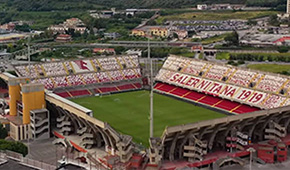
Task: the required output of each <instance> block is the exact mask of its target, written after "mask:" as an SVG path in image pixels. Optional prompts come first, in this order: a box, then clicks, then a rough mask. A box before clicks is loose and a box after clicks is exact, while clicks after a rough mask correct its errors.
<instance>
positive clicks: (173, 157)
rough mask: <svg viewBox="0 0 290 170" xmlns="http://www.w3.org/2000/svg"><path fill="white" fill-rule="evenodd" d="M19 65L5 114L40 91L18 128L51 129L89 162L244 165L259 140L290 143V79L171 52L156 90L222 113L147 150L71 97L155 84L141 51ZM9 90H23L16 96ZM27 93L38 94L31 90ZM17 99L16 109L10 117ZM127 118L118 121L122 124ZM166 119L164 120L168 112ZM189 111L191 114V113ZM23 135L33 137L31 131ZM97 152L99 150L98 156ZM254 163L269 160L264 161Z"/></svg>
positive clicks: (152, 142) (175, 130)
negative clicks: (36, 103)
mask: <svg viewBox="0 0 290 170" xmlns="http://www.w3.org/2000/svg"><path fill="white" fill-rule="evenodd" d="M14 68H15V71H16V73H17V75H18V77H14V76H11V75H9V74H8V73H4V74H2V75H1V77H2V78H3V79H4V80H5V81H6V82H8V88H9V93H10V101H12V100H15V102H14V103H11V102H10V103H9V104H10V105H9V106H10V115H8V116H7V117H8V118H9V117H12V116H16V115H18V113H17V114H16V105H17V109H19V108H20V109H19V110H18V112H22V108H24V106H25V105H27V104H24V102H26V103H29V100H27V99H26V98H23V99H25V101H24V100H22V101H21V99H20V96H21V95H22V97H23V96H24V95H25V93H26V92H27V93H35V92H37V94H38V95H39V96H41V97H42V98H43V101H42V102H41V103H40V104H39V106H38V107H37V108H34V109H38V110H37V111H36V110H27V109H26V110H25V109H23V114H22V113H21V115H22V117H23V118H24V117H25V118H26V119H25V121H23V123H19V122H18V124H19V127H20V128H21V129H22V126H25V128H24V129H26V130H27V131H29V128H26V126H30V124H33V125H31V127H32V126H33V127H34V128H32V131H35V132H32V134H35V135H34V136H37V135H38V136H41V135H42V137H43V134H44V133H45V134H46V135H47V133H50V135H51V136H55V137H56V139H55V141H54V143H55V144H62V145H63V146H65V147H71V148H74V149H75V150H77V151H78V152H81V153H83V154H84V155H85V156H86V158H87V159H88V160H89V161H90V162H93V163H95V164H98V165H102V166H103V167H104V168H107V169H113V168H116V167H117V168H116V169H118V168H119V169H121V168H120V166H122V168H127V169H130V168H133V169H134V168H135V169H142V168H144V166H154V167H158V168H161V169H175V168H178V167H179V168H184V167H189V168H192V167H204V166H219V167H221V166H223V165H224V164H227V163H229V162H237V163H239V164H241V165H243V164H244V163H245V161H244V160H243V159H241V158H242V157H247V156H249V155H250V151H248V150H247V149H249V148H250V147H254V148H255V149H257V150H258V149H259V142H262V141H265V140H274V141H276V144H277V145H279V146H282V144H283V145H285V146H289V145H290V136H289V135H287V132H288V131H289V130H290V125H289V124H290V114H289V113H290V112H289V111H290V108H289V105H290V99H289V97H290V78H289V77H287V76H282V75H278V74H272V73H266V72H260V71H254V70H249V69H244V68H239V67H234V66H229V65H222V64H217V63H212V62H208V61H203V60H197V59H192V58H186V57H181V56H176V55H170V56H169V57H167V59H166V60H165V62H164V63H163V65H162V67H161V69H160V70H159V72H158V74H157V76H156V77H155V78H154V86H153V90H154V91H155V92H156V93H159V94H158V95H159V96H162V97H164V96H170V97H171V99H172V100H173V98H177V99H179V100H180V102H182V101H186V102H187V103H190V106H194V105H197V106H201V107H202V109H204V108H206V109H210V110H214V111H216V112H219V113H218V114H220V113H223V117H222V116H221V117H220V118H217V119H213V118H212V119H211V118H209V119H204V120H205V121H197V122H195V123H192V122H188V124H180V125H176V126H168V127H166V128H165V130H164V131H163V134H162V135H161V136H155V137H153V138H150V139H148V140H149V148H148V149H144V146H143V150H142V149H140V148H141V147H140V145H139V144H137V143H135V141H134V137H132V136H130V135H128V134H123V132H124V131H123V129H121V130H115V129H114V128H113V127H114V125H113V124H109V123H107V122H106V120H100V119H98V117H96V116H95V112H98V110H91V109H88V108H86V107H84V106H82V105H79V104H77V103H75V102H73V101H72V99H71V98H79V99H82V98H81V97H84V96H103V95H106V94H111V93H121V92H128V91H134V90H140V89H148V88H150V87H148V86H147V83H146V82H148V81H145V80H144V77H147V76H145V75H142V71H143V70H142V69H141V65H140V63H139V59H138V57H137V56H135V55H125V56H110V57H98V58H86V59H78V60H67V61H57V62H47V63H35V64H25V65H14ZM146 72H150V71H148V70H146ZM4 87H6V86H3V88H4ZM44 88H45V90H43V89H44ZM12 89H15V90H18V93H17V94H16V93H11V92H10V91H12ZM20 89H21V90H22V91H21V92H22V93H20ZM43 94H45V95H43ZM160 94H161V95H160ZM26 96H28V97H32V98H33V95H31V96H29V95H26ZM43 96H45V97H43ZM17 97H18V99H16V98H17ZM119 100H120V99H119ZM119 100H116V102H119ZM133 100H134V99H133ZM21 102H23V104H22V103H21ZM94 102H95V101H94ZM109 102H110V101H109ZM173 102H174V101H173ZM173 102H172V103H173ZM44 103H45V104H44ZM176 103H177V102H176ZM12 104H14V105H13V107H15V109H14V112H15V113H13V115H12V114H11V109H12ZM91 104H95V103H91ZM136 105H137V104H136ZM172 105H173V104H172ZM116 107H117V106H116ZM136 108H137V107H136ZM136 108H135V107H134V109H136ZM148 108H149V107H148ZM46 109H47V110H46ZM107 109H110V110H112V108H107ZM178 109H182V108H178ZM24 111H25V113H24ZM103 111H104V110H102V112H103ZM27 112H29V115H27ZM138 112H139V111H138ZM117 114H118V113H117ZM210 114H214V112H212V113H210ZM225 114H226V116H224V115H225ZM31 115H32V116H31ZM38 115H41V119H39V117H38ZM131 115H132V117H133V118H132V120H133V121H136V122H141V121H144V120H139V119H140V117H138V116H139V115H138V116H137V115H134V114H131ZM173 115H174V116H175V117H173V118H174V119H173V120H171V121H174V120H175V119H177V116H178V114H177V113H176V115H175V113H174V114H173ZM110 116H111V115H110ZM112 116H113V115H112ZM112 116H111V117H112ZM122 116H123V115H120V116H119V115H118V117H116V118H115V117H113V119H120V121H121V117H122ZM134 116H136V117H134ZM162 116H163V117H164V116H165V117H166V113H162V115H161V117H162ZM182 116H183V115H182ZM182 116H181V117H182ZM189 116H192V117H193V116H194V114H192V113H189ZM158 118H159V117H156V119H155V120H157V119H158ZM184 118H185V117H182V119H184ZM29 119H30V120H29ZM32 119H34V120H32ZM48 120H49V121H48ZM146 121H147V120H146ZM39 122H40V123H39ZM47 122H49V123H48V124H47ZM148 122H149V121H148ZM148 122H146V124H148ZM156 122H159V123H161V121H158V120H157V121H156ZM121 123H123V124H124V123H125V124H126V127H127V128H128V127H129V128H131V129H134V128H136V127H134V126H132V125H131V124H132V123H131V122H130V121H128V122H121ZM44 124H45V125H46V126H44ZM48 126H49V127H48ZM37 128H39V129H37ZM144 128H147V127H144ZM148 129H149V127H148ZM119 131H120V132H119ZM121 131H122V132H121ZM11 133H12V132H11ZM21 138H23V139H26V138H29V135H28V136H26V135H22V136H21ZM34 138H36V137H34ZM145 147H146V146H145ZM284 149H285V148H284ZM142 151H143V152H142ZM92 153H98V156H97V157H95V156H94V154H92ZM276 153H279V152H276ZM283 159H284V157H283ZM256 160H257V161H260V162H265V160H263V159H262V158H261V159H258V158H256ZM172 161H174V164H172ZM141 167H142V168H141Z"/></svg>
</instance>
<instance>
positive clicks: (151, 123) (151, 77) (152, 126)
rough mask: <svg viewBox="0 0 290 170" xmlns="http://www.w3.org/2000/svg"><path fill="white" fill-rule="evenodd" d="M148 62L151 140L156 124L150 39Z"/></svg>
mask: <svg viewBox="0 0 290 170" xmlns="http://www.w3.org/2000/svg"><path fill="white" fill-rule="evenodd" d="M148 60H149V61H150V78H149V83H150V138H153V136H154V132H153V131H154V130H153V129H154V124H153V69H152V59H151V56H150V40H149V39H148Z"/></svg>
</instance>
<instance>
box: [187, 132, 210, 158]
mask: <svg viewBox="0 0 290 170" xmlns="http://www.w3.org/2000/svg"><path fill="white" fill-rule="evenodd" d="M183 149H184V153H183V156H184V157H187V158H188V161H189V162H194V161H196V160H199V161H201V160H203V155H205V154H207V144H206V143H204V142H202V141H201V140H199V139H197V138H196V137H195V136H193V137H192V138H191V139H190V141H189V145H185V146H184V148H183Z"/></svg>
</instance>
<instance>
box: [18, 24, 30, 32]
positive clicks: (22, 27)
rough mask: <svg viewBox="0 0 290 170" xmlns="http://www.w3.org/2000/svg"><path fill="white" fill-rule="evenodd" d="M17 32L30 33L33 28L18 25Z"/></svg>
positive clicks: (26, 25)
mask: <svg viewBox="0 0 290 170" xmlns="http://www.w3.org/2000/svg"><path fill="white" fill-rule="evenodd" d="M15 30H17V31H22V32H30V30H31V28H30V26H29V25H28V24H23V25H16V26H15Z"/></svg>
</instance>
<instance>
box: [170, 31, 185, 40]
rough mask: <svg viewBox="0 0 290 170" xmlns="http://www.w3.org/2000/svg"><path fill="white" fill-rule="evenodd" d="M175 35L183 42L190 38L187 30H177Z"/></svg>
mask: <svg viewBox="0 0 290 170" xmlns="http://www.w3.org/2000/svg"><path fill="white" fill-rule="evenodd" d="M173 33H175V34H177V35H178V39H180V40H182V39H185V38H187V37H188V31H186V30H175V31H173Z"/></svg>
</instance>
